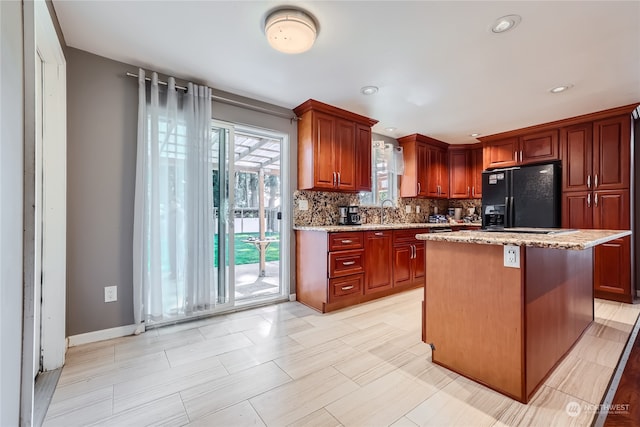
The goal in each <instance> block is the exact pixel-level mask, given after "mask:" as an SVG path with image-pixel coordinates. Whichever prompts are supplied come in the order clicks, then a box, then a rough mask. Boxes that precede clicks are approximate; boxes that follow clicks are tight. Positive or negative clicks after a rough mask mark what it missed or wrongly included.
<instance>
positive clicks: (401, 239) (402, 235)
mask: <svg viewBox="0 0 640 427" xmlns="http://www.w3.org/2000/svg"><path fill="white" fill-rule="evenodd" d="M428 232H429V229H428V228H412V229H409V230H393V244H394V245H396V244H402V243H412V242H416V241H417V240H418V239H416V234H424V233H428Z"/></svg>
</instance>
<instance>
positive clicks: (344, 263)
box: [329, 249, 364, 277]
mask: <svg viewBox="0 0 640 427" xmlns="http://www.w3.org/2000/svg"><path fill="white" fill-rule="evenodd" d="M356 273H364V250H362V249H359V250H353V251H339V252H329V277H340V276H347V275H349V274H356Z"/></svg>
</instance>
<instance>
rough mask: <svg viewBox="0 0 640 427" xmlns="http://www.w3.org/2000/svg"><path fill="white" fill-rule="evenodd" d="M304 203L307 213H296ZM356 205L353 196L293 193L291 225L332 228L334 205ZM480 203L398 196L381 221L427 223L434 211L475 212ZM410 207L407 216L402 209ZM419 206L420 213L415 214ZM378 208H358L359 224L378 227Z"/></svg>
mask: <svg viewBox="0 0 640 427" xmlns="http://www.w3.org/2000/svg"><path fill="white" fill-rule="evenodd" d="M301 200H306V201H307V203H308V209H307V210H304V211H303V210H300V208H299V202H300V201H301ZM348 205H360V199H359V198H358V195H357V194H349V193H336V192H322V191H307V190H297V191H295V192H294V193H293V222H294V224H295V225H296V226H319V225H336V224H337V223H338V206H348ZM481 205H482V201H481V200H479V199H451V200H438V199H422V198H407V197H400V198H398V201H397V206H396V207H390V206H385V208H384V209H385V222H394V223H398V222H405V223H416V222H427V220H428V216H429V215H430V214H432V213H433V211H434V208H435V207H437V208H438V213H442V214H446V213H447V209H448V208H449V207H461V208H463V209H465V210H466V209H467V208H470V207H475V208H476V211H478V212H479V210H480V206H481ZM407 206H411V213H407V211H406V207H407ZM416 206H420V213H416ZM380 212H381V209H380V207H379V206H360V217H361V219H362V223H363V224H380V222H381V221H380Z"/></svg>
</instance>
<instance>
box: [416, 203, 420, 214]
mask: <svg viewBox="0 0 640 427" xmlns="http://www.w3.org/2000/svg"><path fill="white" fill-rule="evenodd" d="M416 213H420V205H417V206H416Z"/></svg>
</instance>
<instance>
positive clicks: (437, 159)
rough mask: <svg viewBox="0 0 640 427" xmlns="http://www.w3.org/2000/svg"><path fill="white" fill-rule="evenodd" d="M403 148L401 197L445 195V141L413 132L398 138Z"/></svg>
mask: <svg viewBox="0 0 640 427" xmlns="http://www.w3.org/2000/svg"><path fill="white" fill-rule="evenodd" d="M398 143H399V144H400V146H401V147H402V148H403V152H404V174H403V175H402V176H401V178H400V197H431V198H445V199H446V198H448V194H449V171H448V157H447V148H448V144H446V143H444V142H442V141H438V140H437V139H433V138H430V137H428V136H424V135H420V134H413V135H408V136H404V137H402V138H398Z"/></svg>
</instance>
